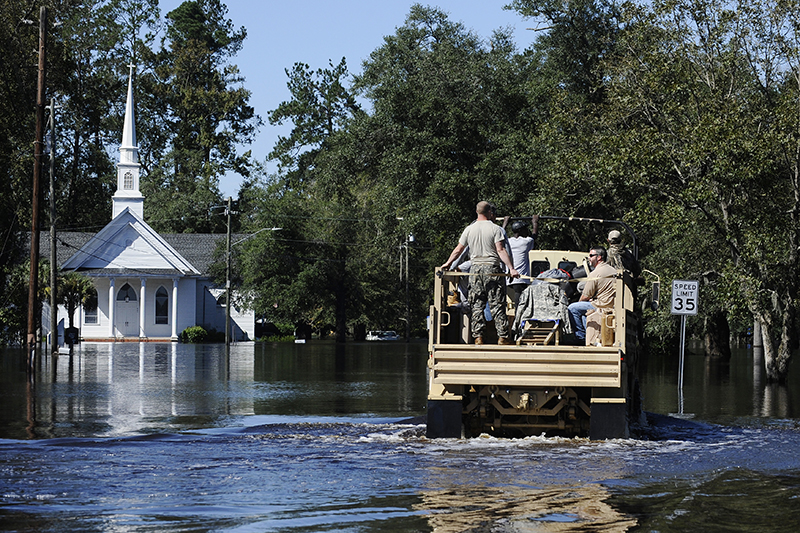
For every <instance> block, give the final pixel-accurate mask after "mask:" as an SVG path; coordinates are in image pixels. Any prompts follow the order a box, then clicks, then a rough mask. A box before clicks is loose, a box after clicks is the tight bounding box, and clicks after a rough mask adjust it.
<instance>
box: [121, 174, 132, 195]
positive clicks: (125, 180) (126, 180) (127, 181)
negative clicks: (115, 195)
mask: <svg viewBox="0 0 800 533" xmlns="http://www.w3.org/2000/svg"><path fill="white" fill-rule="evenodd" d="M122 188H123V189H125V190H126V191H131V190H133V173H132V172H126V173H125V175H124V176H123V177H122Z"/></svg>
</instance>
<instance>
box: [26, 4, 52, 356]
mask: <svg viewBox="0 0 800 533" xmlns="http://www.w3.org/2000/svg"><path fill="white" fill-rule="evenodd" d="M46 29H47V8H46V7H44V6H42V8H41V9H40V11H39V81H38V83H37V89H36V139H35V141H34V143H33V159H34V162H33V191H32V201H31V270H30V283H29V285H28V372H32V371H33V354H34V350H35V349H36V324H37V320H36V311H37V310H38V308H39V306H38V297H37V293H38V291H39V197H40V196H41V190H40V189H41V187H40V186H39V178H40V176H41V173H42V139H43V134H44V92H45V74H46V72H45V64H46V63H45V50H46V44H47V31H46Z"/></svg>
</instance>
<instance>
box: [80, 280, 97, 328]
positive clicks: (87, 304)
mask: <svg viewBox="0 0 800 533" xmlns="http://www.w3.org/2000/svg"><path fill="white" fill-rule="evenodd" d="M89 292H90V294H89V296H88V297H87V298H86V300H85V301H84V303H83V323H84V324H97V291H96V290H95V289H94V288H92V289H90V290H89Z"/></svg>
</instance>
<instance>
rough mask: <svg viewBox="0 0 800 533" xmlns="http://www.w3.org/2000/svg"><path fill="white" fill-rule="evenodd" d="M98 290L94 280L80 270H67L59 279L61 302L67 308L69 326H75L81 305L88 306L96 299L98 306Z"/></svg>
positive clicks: (59, 300)
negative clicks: (75, 319)
mask: <svg viewBox="0 0 800 533" xmlns="http://www.w3.org/2000/svg"><path fill="white" fill-rule="evenodd" d="M96 298H97V291H96V290H95V288H94V284H93V283H92V280H91V279H89V278H87V277H86V276H84V275H83V274H80V273H78V272H67V273H65V274H64V275H63V276H61V279H60V280H59V281H58V298H57V301H58V303H59V304H61V305H63V306H64V307H65V308H66V309H67V317H68V321H69V328H70V329H72V327H73V318H74V316H75V311H76V310H77V309H78V307H79V306H87V305H89V304H90V303H91V302H92V301H94V305H95V307H96V306H97V300H96Z"/></svg>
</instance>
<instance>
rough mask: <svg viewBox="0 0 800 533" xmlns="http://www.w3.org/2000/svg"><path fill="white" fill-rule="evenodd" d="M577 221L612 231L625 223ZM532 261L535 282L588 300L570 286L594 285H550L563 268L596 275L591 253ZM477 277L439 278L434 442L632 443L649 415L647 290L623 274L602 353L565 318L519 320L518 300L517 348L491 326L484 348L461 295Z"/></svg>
mask: <svg viewBox="0 0 800 533" xmlns="http://www.w3.org/2000/svg"><path fill="white" fill-rule="evenodd" d="M538 218H544V217H534V227H535V225H536V224H538V220H537V219H538ZM548 218H558V217H548ZM570 220H572V219H570ZM575 220H581V221H593V222H598V223H602V224H603V225H609V224H612V223H614V222H615V221H606V220H598V219H575ZM617 224H621V225H622V227H624V228H625V229H626V230H627V231H628V233H629V234H630V235H631V237H632V238H633V240H634V243H635V235H634V234H633V232H632V231H630V229H629V228H627V226H625V225H624V224H622V223H620V222H617ZM634 246H635V245H634ZM634 249H635V248H634ZM528 259H529V265H530V269H529V271H530V274H531V275H530V277H531V278H532V280H531V281H532V282H533V283H535V284H539V285H541V284H547V285H546V286H544V287H540V288H542V289H546V290H549V291H551V292H552V291H553V290H554V289H555V290H557V291H563V293H562V296H564V297H566V294H572V297H571V300H572V301H574V300H575V299H577V297H578V291H577V290H571V287H570V285H569V284H577V283H580V281H581V280H582V279H585V277H584V278H582V277H576V278H573V279H569V278H567V279H564V278H563V277H562V278H559V279H547V278H545V279H541V276H542V273H543V272H547V271H552V269H559V268H560V267H563V268H561V270H562V271H564V270H567V268H571V271H572V272H577V273H581V272H582V271H581V269H580V267H581V266H582V267H583V269H584V270H583V272H585V273H588V272H589V271H590V269H589V265H588V252H587V251H576V250H538V249H534V250H531V251H530V252H529V258H528ZM585 275H586V274H583V276H585ZM468 276H469V274H468V273H464V272H458V271H442V270H441V269H439V268H437V269H436V271H435V275H434V297H433V303H432V305H431V307H430V316H429V339H428V351H429V358H428V409H427V412H428V415H427V436H428V437H429V438H460V437H464V436H466V437H470V436H477V435H480V434H481V433H488V434H491V435H497V436H512V437H513V436H530V435H540V434H547V435H563V436H583V437H587V436H588V437H589V438H591V439H607V438H627V437H629V436H630V428H631V426H632V425H634V424H635V423H637V422H638V421H639V419H640V417H641V416H642V406H641V400H640V393H639V386H638V379H637V370H638V365H639V361H640V359H641V357H642V353H641V346H640V337H641V335H640V332H641V328H640V326H641V318H640V317H641V311H640V309H639V308H638V306H637V303H636V299H637V291H638V289H639V287H638V286H637V285H639V284H641V282H638V283H637V281H636V280H634V279H633V278H632V276H631V273H630V272H628V271H627V270H622V269H620V270H618V271H617V274H616V277H615V284H616V297H615V299H614V305H613V308H609V309H605V310H602V312H601V313H599V314H598V315H597V316H595V317H594V319H595V323H594V326H596V327H597V328H599V331H598V332H597V333H598V335H595V338H596V339H597V340H596V341H595V342H594V343H593V345H590V346H587V345H586V344H585V343H581V344H578V343H577V342H576V341H575V339H574V338H572V337H571V336H569V335H566V334H565V330H568V329H569V327H568V324H565V321H566V322H567V323H568V320H567V319H566V315H565V314H564V315H561V316H557V315H556V316H554V315H553V314H552V313H551V314H549V315H548V316H545V317H538V316H536V313H535V312H534V313H533V315H532V316H529V317H527V318H526V319H525V320H519V321H517V320H516V317H515V312H516V310H515V308H514V306H513V304H512V303H511V302H510V301H509V304H508V309H507V313H508V317H509V324H514V323H515V322H517V323H518V325H519V327H518V328H517V334H516V335H515V337H516V344H514V345H496V344H491V342H490V339H488V335H489V334H491V333H493V332H494V326H493V324H491V323H489V324H487V327H486V331H485V333H484V341H485V343H484V344H483V345H475V344H473V343H472V339H471V338H470V328H469V320H470V318H469V312H468V311H467V310H465V309H464V307H465V306H464V304H463V297H462V298H461V299H459V298H458V297H457V296H456V294H457V290H458V285H459V283H462V284H464V283H465V282H466V281H467V280H468ZM653 285H654V287H653V288H654V293H653V296H654V298H655V299H654V300H652V301H651V302H648V303H647V304H648V305H651V306H652V307H653V308H655V307H656V306H657V305H658V303H657V283H654V284H653ZM526 290H532V289H530V288H529V289H526ZM539 292H541V291H539ZM569 299H570V298H568V297H567V300H569ZM648 299H649V298H648ZM567 303H568V302H567ZM540 307H541V306H540ZM534 308H536V305H534Z"/></svg>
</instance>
